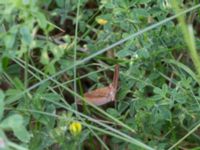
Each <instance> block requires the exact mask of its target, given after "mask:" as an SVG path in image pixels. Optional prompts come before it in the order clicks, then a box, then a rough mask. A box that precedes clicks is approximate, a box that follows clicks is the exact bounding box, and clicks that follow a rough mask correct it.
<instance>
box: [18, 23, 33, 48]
mask: <svg viewBox="0 0 200 150" xmlns="http://www.w3.org/2000/svg"><path fill="white" fill-rule="evenodd" d="M20 34H21V36H22V41H23V42H24V43H26V44H27V45H30V44H31V42H32V36H31V33H30V30H29V29H28V27H26V26H23V27H21V28H20Z"/></svg>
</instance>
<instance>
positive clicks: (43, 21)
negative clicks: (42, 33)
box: [35, 12, 47, 29]
mask: <svg viewBox="0 0 200 150" xmlns="http://www.w3.org/2000/svg"><path fill="white" fill-rule="evenodd" d="M35 17H36V18H37V21H38V24H39V26H40V27H41V28H42V29H45V28H46V27H47V19H46V17H45V15H44V14H43V13H41V12H37V13H36V14H35Z"/></svg>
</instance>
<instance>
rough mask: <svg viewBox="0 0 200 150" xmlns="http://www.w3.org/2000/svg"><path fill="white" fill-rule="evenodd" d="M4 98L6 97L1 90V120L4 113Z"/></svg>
mask: <svg viewBox="0 0 200 150" xmlns="http://www.w3.org/2000/svg"><path fill="white" fill-rule="evenodd" d="M4 98H5V95H4V93H3V91H2V90H0V119H1V118H2V117H3V112H4Z"/></svg>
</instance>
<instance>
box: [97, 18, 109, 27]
mask: <svg viewBox="0 0 200 150" xmlns="http://www.w3.org/2000/svg"><path fill="white" fill-rule="evenodd" d="M96 21H97V23H98V24H100V25H105V24H107V23H108V20H106V19H102V18H98V19H96Z"/></svg>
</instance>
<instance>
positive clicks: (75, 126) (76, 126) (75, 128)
mask: <svg viewBox="0 0 200 150" xmlns="http://www.w3.org/2000/svg"><path fill="white" fill-rule="evenodd" d="M69 131H70V132H71V134H72V135H77V134H79V133H80V132H81V131H82V125H81V123H80V122H78V121H74V122H72V123H71V124H70V125H69Z"/></svg>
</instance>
